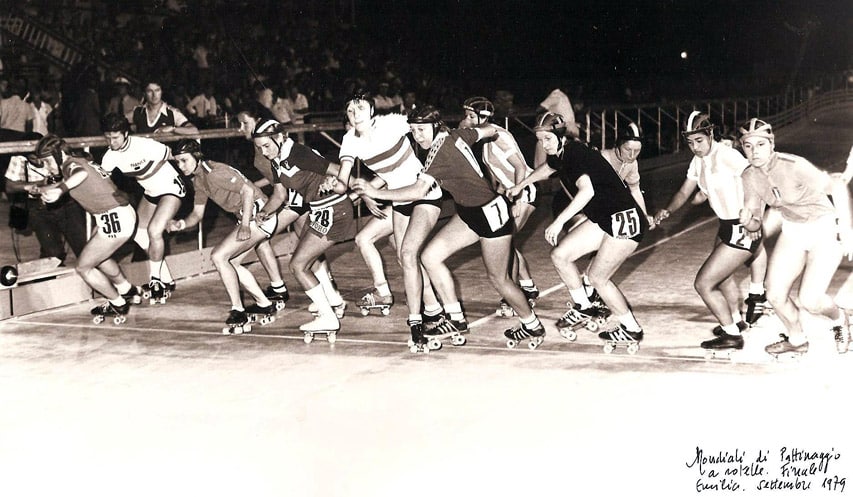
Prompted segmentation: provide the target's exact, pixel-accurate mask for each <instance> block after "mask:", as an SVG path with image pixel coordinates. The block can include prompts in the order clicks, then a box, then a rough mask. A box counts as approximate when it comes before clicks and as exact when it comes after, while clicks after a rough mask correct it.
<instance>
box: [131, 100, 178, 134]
mask: <svg viewBox="0 0 853 497" xmlns="http://www.w3.org/2000/svg"><path fill="white" fill-rule="evenodd" d="M154 117H156V119H155V120H154V122H151V120H150V119H149V118H148V111H147V110H146V108H145V105H140V106H138V107H135V108H134V109H133V124H134V125H136V132H137V133H153V132H154V130H156V129H157V128H162V127H163V126H175V127H179V126H183V124H184V123H185V122H187V117H186V116H185V115H184V114H183V113H181V111H179V110H178V109H177V108H175V107H172V106H171V105H168V104H167V103H166V102H162V103H161V104H160V112H158V113H157V115H156V116H154Z"/></svg>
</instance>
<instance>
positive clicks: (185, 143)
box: [172, 138, 204, 160]
mask: <svg viewBox="0 0 853 497" xmlns="http://www.w3.org/2000/svg"><path fill="white" fill-rule="evenodd" d="M181 154H191V155H192V156H193V157H195V160H202V159H204V154H203V153H202V152H201V144H200V143H199V142H198V141H196V140H193V139H191V138H184V139H183V140H180V141H178V143H176V144H175V145H174V146H173V147H172V157H177V156H179V155H181Z"/></svg>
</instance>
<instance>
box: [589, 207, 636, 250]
mask: <svg viewBox="0 0 853 497" xmlns="http://www.w3.org/2000/svg"><path fill="white" fill-rule="evenodd" d="M590 221H591V219H590ZM608 221H609V222H600V223H595V224H596V225H598V227H599V228H601V229H602V230H603V231H604V232H605V233H607V234H608V235H610V236H611V237H613V238H616V239H619V240H634V241H635V242H637V243H640V242H641V241H642V240H643V236H644V235H645V234H646V232H647V231H649V220H648V219H646V216H645V215H644V214H643V213H642V212H640V209H639V208H637V207H631V208H630V209H625V210H624V211H619V212H614V213H612V214H610V219H609V220H608Z"/></svg>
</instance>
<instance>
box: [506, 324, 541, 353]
mask: <svg viewBox="0 0 853 497" xmlns="http://www.w3.org/2000/svg"><path fill="white" fill-rule="evenodd" d="M504 336H505V337H506V339H507V340H506V346H507V348H510V349H514V348H516V347H517V346H518V344H520V343H521V342H522V340H530V341H529V342H527V348H528V349H530V350H536V349H537V348H538V347H539V346H540V345H542V342H544V341H545V327H544V326H542V324H539V326H537V327H536V328H534V329H532V330H528V329H527V328H525V327H524V325H523V324H520V323H519V325H518V326H516V327H515V328H510V329H508V330H506V331H504Z"/></svg>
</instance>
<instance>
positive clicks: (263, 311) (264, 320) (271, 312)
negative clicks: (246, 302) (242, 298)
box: [246, 304, 276, 326]
mask: <svg viewBox="0 0 853 497" xmlns="http://www.w3.org/2000/svg"><path fill="white" fill-rule="evenodd" d="M275 310H276V309H275V305H274V304H270V305H268V306H266V307H261V306H259V305H258V304H252V305H250V306H249V307H246V315H247V316H248V317H249V322H250V323H260V325H261V326H266V325H268V324H270V323H272V322H273V321H275Z"/></svg>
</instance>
